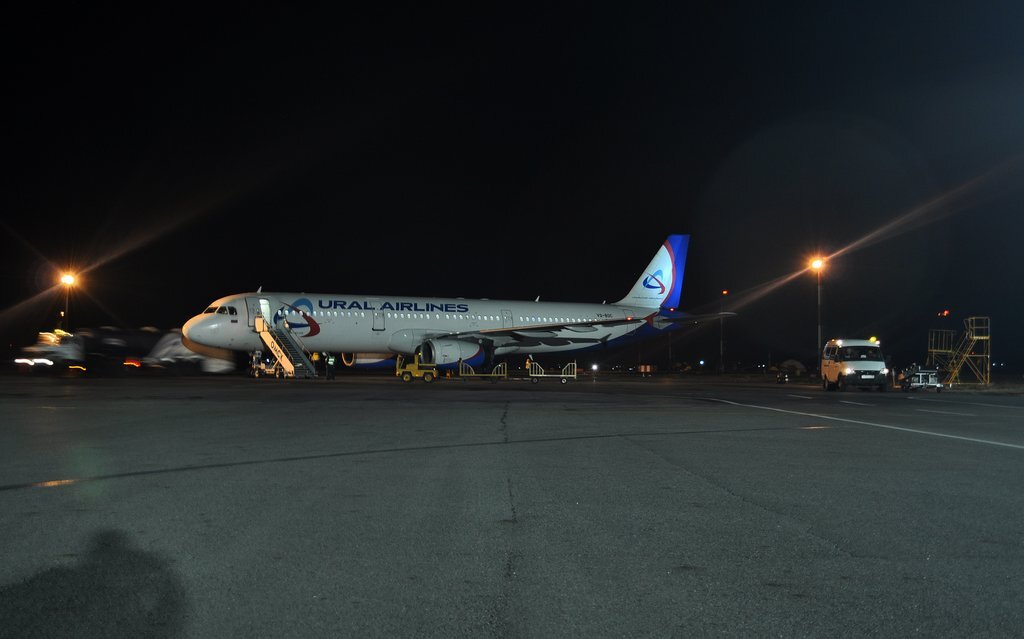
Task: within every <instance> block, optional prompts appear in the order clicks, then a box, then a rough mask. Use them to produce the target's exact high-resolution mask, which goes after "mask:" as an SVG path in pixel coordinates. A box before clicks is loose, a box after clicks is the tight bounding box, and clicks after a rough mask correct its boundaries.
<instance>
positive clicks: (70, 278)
mask: <svg viewBox="0 0 1024 639" xmlns="http://www.w3.org/2000/svg"><path fill="white" fill-rule="evenodd" d="M60 283H61V284H63V285H64V322H63V324H64V330H65V331H67V330H68V329H69V328H71V323H70V321H69V320H68V299H69V298H70V297H71V287H72V286H74V285H75V276H74V275H72V274H71V273H65V274H63V275H61V276H60ZM68 332H70V331H68Z"/></svg>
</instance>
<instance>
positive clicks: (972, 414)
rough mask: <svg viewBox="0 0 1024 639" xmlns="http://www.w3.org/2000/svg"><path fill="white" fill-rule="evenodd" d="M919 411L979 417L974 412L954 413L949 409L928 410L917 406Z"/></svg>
mask: <svg viewBox="0 0 1024 639" xmlns="http://www.w3.org/2000/svg"><path fill="white" fill-rule="evenodd" d="M914 410H916V411H917V412H919V413H935V414H936V415H958V416H960V417H977V415H975V414H974V413H954V412H953V411H949V410H928V409H927V408H915V409H914Z"/></svg>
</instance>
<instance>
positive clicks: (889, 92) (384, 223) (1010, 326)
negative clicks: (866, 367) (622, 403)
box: [0, 2, 1024, 371]
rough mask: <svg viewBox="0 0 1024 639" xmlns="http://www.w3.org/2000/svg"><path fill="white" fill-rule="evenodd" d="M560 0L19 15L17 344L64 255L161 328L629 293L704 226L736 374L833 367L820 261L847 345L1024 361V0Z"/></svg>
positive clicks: (834, 326) (692, 307) (118, 311)
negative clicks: (331, 311)
mask: <svg viewBox="0 0 1024 639" xmlns="http://www.w3.org/2000/svg"><path fill="white" fill-rule="evenodd" d="M426 4H427V5H429V3H426ZM482 4H484V5H485V4H486V3H482ZM626 4H630V5H632V4H638V5H640V6H636V7H634V6H630V7H629V8H626V7H625V5H626ZM558 7H559V8H552V7H550V6H547V5H546V4H544V3H539V4H537V5H535V6H529V5H523V4H520V3H515V4H512V3H506V4H504V5H498V6H490V7H488V6H473V7H470V6H459V7H457V8H456V7H455V6H452V8H450V9H438V8H436V7H432V6H425V5H421V6H416V5H410V6H401V5H397V4H389V5H387V7H385V8H381V9H379V10H372V9H359V10H355V9H352V10H348V9H346V10H345V11H334V12H331V13H318V12H316V11H312V10H301V9H292V8H287V7H283V6H279V7H277V8H275V9H273V10H272V11H267V10H265V9H262V10H256V9H253V8H252V7H246V6H244V5H237V6H235V7H234V8H233V9H232V10H231V11H224V10H219V11H216V12H214V11H212V10H211V11H205V10H204V12H202V13H198V12H197V13H188V12H186V10H185V9H182V8H174V9H166V10H154V9H149V10H147V11H148V13H145V14H143V13H120V12H119V13H113V12H103V13H95V12H94V11H93V9H92V8H91V7H89V6H87V5H84V4H82V5H78V6H77V7H76V8H73V9H70V10H62V11H57V10H56V9H52V8H50V9H47V10H41V11H39V12H38V13H34V14H32V13H22V14H9V15H8V16H7V20H6V22H7V25H6V26H7V29H6V30H7V31H8V32H9V34H8V37H6V42H5V44H4V45H3V46H4V61H5V62H4V66H5V73H4V84H5V85H6V87H5V88H6V90H5V94H6V98H5V100H4V102H5V105H6V106H7V116H6V117H5V124H6V126H5V129H6V131H5V135H4V148H5V151H6V153H5V154H6V156H7V165H8V170H7V175H8V180H6V188H5V189H4V193H3V198H4V204H3V215H2V226H0V251H2V256H3V272H2V277H3V280H2V281H3V285H2V299H0V308H2V309H4V310H3V311H2V315H0V330H2V331H3V334H4V343H5V344H7V345H8V346H10V345H14V346H19V345H24V344H27V343H30V342H31V341H32V340H33V336H34V333H35V332H36V331H39V330H45V329H49V328H52V327H53V326H54V324H55V320H56V315H57V312H58V311H59V309H60V308H62V307H63V293H62V291H61V290H60V289H59V288H53V287H54V283H55V282H56V278H57V275H58V272H59V270H60V269H62V268H65V267H71V268H74V269H76V270H78V271H82V270H85V273H84V275H83V276H82V277H83V288H82V290H76V292H75V293H74V294H73V297H72V299H71V321H72V325H73V326H79V327H80V326H93V327H95V326H100V325H120V326H125V327H139V326H144V325H151V326H156V327H158V328H161V329H167V328H172V327H179V326H181V324H182V323H184V321H185V320H187V319H188V318H189V317H190V316H192V315H193V314H195V313H197V312H199V311H200V310H202V309H203V308H204V307H205V306H206V305H207V304H208V303H209V302H210V301H212V300H213V299H215V298H217V297H219V296H222V295H226V294H230V293H238V292H244V291H250V290H255V289H256V288H257V287H258V286H263V289H264V290H268V291H273V290H285V291H307V292H348V293H367V294H370V293H373V294H394V295H409V296H417V295H423V296H431V295H436V296H453V297H454V296H464V297H470V298H472V297H489V298H492V299H533V298H535V297H537V296H538V295H539V296H540V297H541V299H543V300H551V301H554V300H562V301H579V302H600V301H602V300H608V301H615V300H617V299H619V298H620V297H622V296H623V295H624V294H625V293H626V292H627V291H628V289H629V288H630V287H631V286H632V284H633V282H634V281H635V280H636V278H637V277H638V275H639V274H640V271H641V269H643V268H644V267H645V266H646V265H647V262H648V261H649V260H650V258H651V256H652V255H653V254H654V252H655V250H656V249H657V248H658V246H659V245H660V244H661V243H662V241H663V240H664V238H665V236H667V235H668V234H670V233H689V234H691V235H692V238H691V243H690V255H689V260H688V262H687V268H686V278H685V281H684V287H683V301H682V307H683V309H684V310H689V311H693V312H714V311H718V310H719V308H720V305H722V307H723V308H725V310H734V311H736V312H737V313H738V314H739V315H738V317H736V318H735V319H732V320H729V321H728V322H726V323H725V344H726V347H725V349H726V360H727V362H730V364H729V365H730V366H733V365H735V364H736V363H737V362H738V363H739V365H740V366H745V365H748V364H751V363H756V362H767V361H769V358H770V360H771V361H772V362H773V363H777V362H778V361H780V360H782V359H786V358H789V357H797V358H801V359H804V360H805V361H809V360H810V359H811V353H812V352H814V350H815V346H816V344H815V342H816V341H817V340H816V332H817V310H816V303H817V298H816V282H815V277H814V274H813V273H809V272H803V273H801V271H802V270H803V269H805V268H806V266H807V261H808V260H809V258H810V257H811V256H812V255H814V254H815V253H818V252H820V253H822V254H825V255H834V257H833V258H832V259H831V260H830V263H829V266H828V268H827V270H826V271H825V273H824V275H823V277H822V280H823V305H822V312H823V323H824V333H825V337H826V338H828V337H831V336H844V337H868V336H872V335H874V336H878V337H879V338H881V339H882V341H883V346H886V347H887V349H886V350H888V351H889V353H890V354H891V355H893V357H894V360H895V361H894V363H895V364H896V365H901V366H902V365H906V364H909V363H910V362H911V361H923V360H924V357H925V354H926V347H927V332H928V329H930V328H949V329H954V330H957V331H959V330H961V328H962V324H961V322H962V320H963V318H965V317H967V316H969V315H985V316H989V317H991V318H992V330H993V347H992V350H993V360H994V361H996V362H1006V363H1007V368H1008V369H1011V370H1017V371H1020V370H1024V284H1022V281H1024V258H1022V255H1021V253H1022V249H1024V206H1022V205H1024V162H1022V157H1024V38H1022V37H1021V36H1020V28H1021V25H1024V5H1022V4H1021V3H1019V2H1003V3H988V2H972V3H941V2H940V3H936V2H910V3H832V4H828V3H806V4H790V5H789V6H788V8H785V9H779V8H776V7H773V6H772V5H771V4H763V3H744V4H738V5H737V4H727V3H706V4H705V6H703V7H701V6H698V5H697V3H600V4H598V3H579V4H572V5H564V4H562V5H558ZM723 288H724V289H728V290H729V291H730V295H729V296H728V297H727V298H726V299H725V301H724V303H723V302H722V299H721V295H720V291H721V290H722V289H723ZM48 289H50V290H49V292H46V291H47V290H48ZM944 309H949V310H950V311H951V312H950V316H949V317H948V318H939V317H937V313H938V312H939V311H942V310H944ZM718 339H719V334H718V326H717V324H712V325H709V326H705V327H703V328H700V329H698V330H690V331H686V333H685V334H681V335H680V336H679V337H677V338H676V339H675V340H674V341H673V344H672V347H673V350H674V353H675V357H676V358H677V359H686V360H689V361H694V360H696V359H698V358H700V357H705V358H707V359H714V358H715V357H717V351H718ZM634 359H636V358H635V357H634Z"/></svg>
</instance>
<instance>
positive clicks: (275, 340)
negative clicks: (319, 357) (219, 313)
mask: <svg viewBox="0 0 1024 639" xmlns="http://www.w3.org/2000/svg"><path fill="white" fill-rule="evenodd" d="M286 324H287V323H286ZM254 328H255V329H256V332H257V333H259V336H260V339H261V340H263V343H264V344H266V345H267V348H269V349H270V352H271V353H273V354H274V357H276V358H277V361H278V363H280V364H281V368H282V369H283V370H284V373H285V376H287V377H303V378H310V377H316V367H315V366H314V365H313V362H312V361H311V360H310V359H309V357H308V356H307V355H306V349H305V348H303V346H302V342H300V341H299V338H298V337H297V336H296V335H295V333H293V332H292V331H291V330H290V329H289V328H287V326H286V327H284V328H275V327H274V325H273V324H271V323H270V322H268V321H267V320H266V318H264V317H263V315H262V314H261V315H257V316H256V321H255V326H254Z"/></svg>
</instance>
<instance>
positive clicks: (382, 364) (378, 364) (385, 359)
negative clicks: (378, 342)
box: [341, 353, 395, 368]
mask: <svg viewBox="0 0 1024 639" xmlns="http://www.w3.org/2000/svg"><path fill="white" fill-rule="evenodd" d="M341 364H342V366H345V367H347V368H394V367H395V354H394V353H342V354H341Z"/></svg>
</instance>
